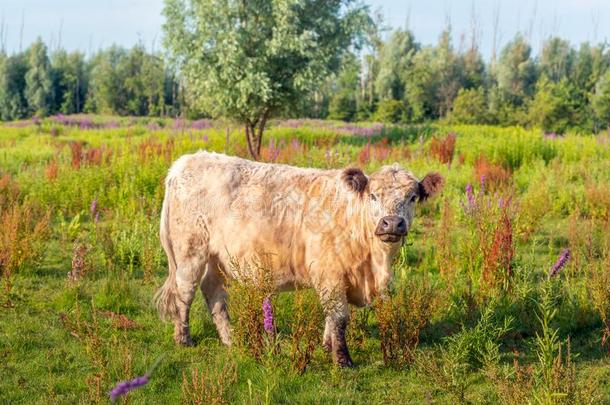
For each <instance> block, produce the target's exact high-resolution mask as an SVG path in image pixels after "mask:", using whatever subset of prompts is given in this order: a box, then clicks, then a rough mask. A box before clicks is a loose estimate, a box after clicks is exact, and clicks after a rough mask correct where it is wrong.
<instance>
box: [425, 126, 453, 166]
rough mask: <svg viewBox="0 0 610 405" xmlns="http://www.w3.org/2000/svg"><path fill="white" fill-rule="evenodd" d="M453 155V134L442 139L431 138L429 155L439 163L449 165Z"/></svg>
mask: <svg viewBox="0 0 610 405" xmlns="http://www.w3.org/2000/svg"><path fill="white" fill-rule="evenodd" d="M454 153H455V134H453V133H451V134H448V135H447V136H446V137H444V138H438V137H436V136H434V137H432V140H431V141H430V154H431V155H432V156H434V157H435V158H437V159H438V161H439V162H441V163H446V164H447V165H450V164H451V161H452V160H453V154H454Z"/></svg>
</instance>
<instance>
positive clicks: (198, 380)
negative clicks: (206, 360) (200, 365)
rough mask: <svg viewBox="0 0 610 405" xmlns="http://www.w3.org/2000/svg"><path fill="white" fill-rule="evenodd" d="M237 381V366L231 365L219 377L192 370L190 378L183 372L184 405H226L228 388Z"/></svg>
mask: <svg viewBox="0 0 610 405" xmlns="http://www.w3.org/2000/svg"><path fill="white" fill-rule="evenodd" d="M236 381H237V366H236V365H235V364H234V363H229V364H227V365H225V366H224V368H223V369H222V370H221V372H220V373H219V374H218V375H215V376H210V375H206V374H205V373H204V372H203V371H199V370H195V369H193V370H191V373H190V376H187V373H186V372H185V371H183V372H182V403H183V404H192V405H224V404H228V403H229V402H228V400H227V399H226V396H227V390H228V388H229V387H230V386H231V385H232V384H234V383H235V382H236Z"/></svg>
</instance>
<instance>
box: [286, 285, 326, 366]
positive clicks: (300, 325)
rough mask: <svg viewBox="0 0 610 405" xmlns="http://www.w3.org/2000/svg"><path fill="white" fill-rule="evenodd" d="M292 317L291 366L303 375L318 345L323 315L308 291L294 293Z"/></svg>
mask: <svg viewBox="0 0 610 405" xmlns="http://www.w3.org/2000/svg"><path fill="white" fill-rule="evenodd" d="M292 317H293V319H292V324H291V333H290V359H291V366H292V369H293V370H294V371H295V372H296V373H298V374H303V373H304V372H305V370H307V367H308V366H309V364H310V363H311V360H312V358H313V353H314V351H315V349H316V347H317V346H319V345H320V336H322V325H323V323H324V315H323V312H322V307H321V306H320V304H319V302H318V300H317V297H315V296H313V294H310V292H308V291H302V290H298V291H296V292H295V295H294V308H293V312H292Z"/></svg>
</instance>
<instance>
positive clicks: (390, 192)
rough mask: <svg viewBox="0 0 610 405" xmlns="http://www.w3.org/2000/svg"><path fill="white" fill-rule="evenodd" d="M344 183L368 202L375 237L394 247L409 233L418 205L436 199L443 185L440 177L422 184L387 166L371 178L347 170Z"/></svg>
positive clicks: (428, 178) (431, 176)
mask: <svg viewBox="0 0 610 405" xmlns="http://www.w3.org/2000/svg"><path fill="white" fill-rule="evenodd" d="M344 179H345V181H346V182H348V185H351V187H352V189H354V190H355V191H359V192H361V193H362V198H364V199H367V200H368V206H369V208H370V209H369V210H368V211H369V212H370V217H371V220H372V221H373V226H374V228H375V236H376V237H378V238H379V239H380V240H381V241H382V242H386V243H388V244H390V245H391V244H394V243H397V242H400V241H401V240H402V238H403V237H404V236H405V235H406V234H407V232H408V231H409V228H410V227H411V223H412V221H413V215H414V211H415V204H416V203H417V202H418V201H424V200H426V199H427V198H429V197H431V196H432V195H434V194H435V193H436V192H438V191H439V190H440V189H441V187H442V185H443V178H442V177H441V175H440V174H438V173H429V174H427V175H426V176H425V177H424V178H423V179H422V180H421V181H419V180H418V179H417V178H416V177H415V176H413V175H412V174H411V173H410V172H408V171H406V170H404V169H403V168H401V167H400V166H398V165H393V166H384V167H382V168H381V169H380V170H379V171H377V172H375V173H373V174H372V175H371V176H370V177H369V178H366V176H364V174H363V173H362V172H361V171H360V170H358V169H347V170H346V171H345V174H344ZM350 182H351V183H350Z"/></svg>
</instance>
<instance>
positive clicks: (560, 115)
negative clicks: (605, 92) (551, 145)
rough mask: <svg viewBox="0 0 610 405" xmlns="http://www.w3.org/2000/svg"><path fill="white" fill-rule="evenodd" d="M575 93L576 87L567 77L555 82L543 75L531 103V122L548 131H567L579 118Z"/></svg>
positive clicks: (561, 132)
mask: <svg viewBox="0 0 610 405" xmlns="http://www.w3.org/2000/svg"><path fill="white" fill-rule="evenodd" d="M575 93H576V89H575V88H574V87H573V85H571V84H570V83H569V82H568V80H567V79H566V78H564V79H563V80H561V81H560V82H557V83H555V82H552V81H549V79H547V78H546V76H543V77H542V78H541V79H540V80H539V81H538V83H537V85H536V95H535V96H534V98H533V99H532V101H531V102H530V105H529V111H528V112H529V121H530V124H533V125H536V126H538V127H540V128H542V129H543V130H544V131H546V132H556V133H560V134H563V133H565V132H566V130H567V129H568V128H569V127H571V126H574V125H575V124H577V123H578V120H579V117H578V114H577V113H578V105H577V97H575Z"/></svg>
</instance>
